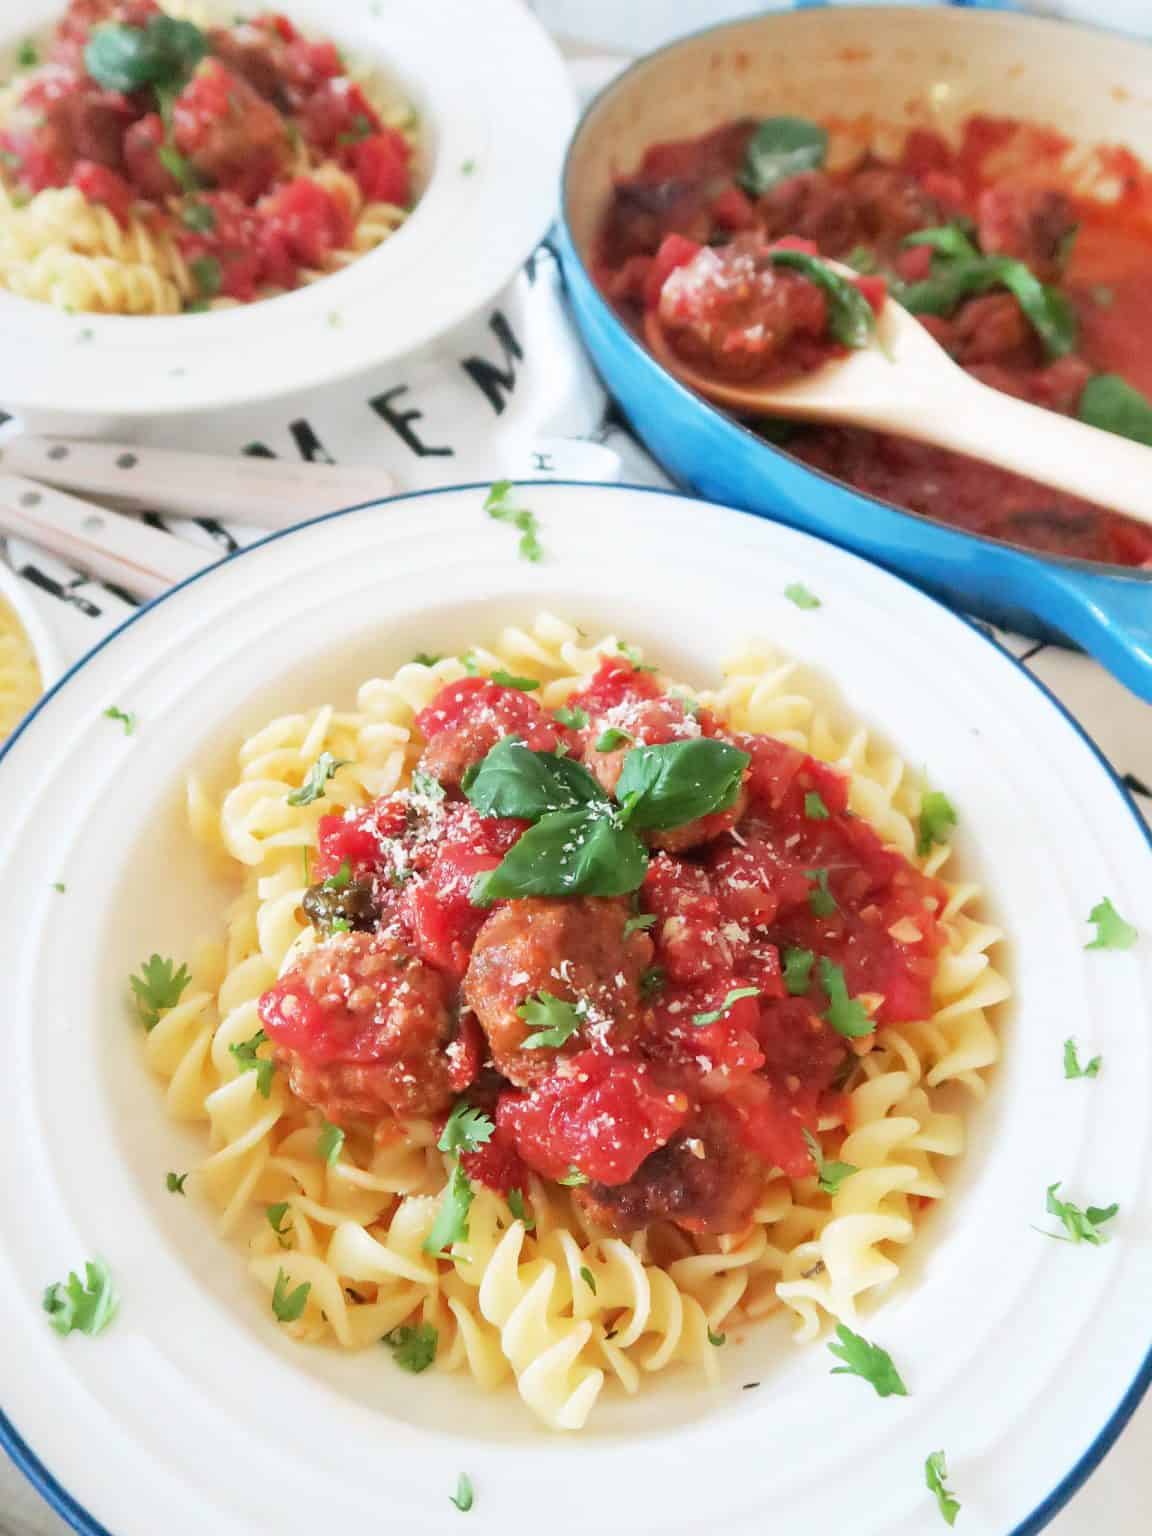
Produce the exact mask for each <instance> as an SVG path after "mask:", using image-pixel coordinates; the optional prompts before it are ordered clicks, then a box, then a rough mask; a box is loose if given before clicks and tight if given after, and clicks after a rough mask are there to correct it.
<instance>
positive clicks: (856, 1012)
mask: <svg viewBox="0 0 1152 1536" xmlns="http://www.w3.org/2000/svg"><path fill="white" fill-rule="evenodd" d="M820 980H821V982H822V983H823V986H824V991H825V992H826V993H827V994H828V1011H827V1013H826V1014H825V1015H824V1017H825V1019H827V1021H828V1023H829V1024H831V1026H832V1028H833V1029H834V1030H835V1031H836V1033H837V1034H838V1035H843V1036H844V1037H845V1039H847V1040H857V1039H859V1038H860V1037H861V1036H862V1035H870V1034H871V1033H872V1031H873V1030H874V1029H875V1027H876V1026H875V1025H874V1024H873V1022H872V1020H871V1019H870V1018H869V1017H868V1011H867V1009H866V1008H865V1007H864V1004H863V1003H861V1002H859V1001H858V1000H857V999H856V998H854V997H849V996H848V983H847V982H846V981H845V980H844V971H843V968H842V967H841V966H839V965H833V964H832V962H831V960H828V959H826V958H824V957H823V956H821V959H820Z"/></svg>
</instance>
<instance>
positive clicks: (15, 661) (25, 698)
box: [0, 597, 41, 741]
mask: <svg viewBox="0 0 1152 1536" xmlns="http://www.w3.org/2000/svg"><path fill="white" fill-rule="evenodd" d="M40 689H41V679H40V668H39V667H38V666H37V664H36V656H35V654H34V652H33V650H32V642H31V641H30V640H29V639H28V635H27V633H26V631H25V629H24V626H23V624H21V622H20V620H19V619H18V618H17V616H16V614H15V613H14V612H13V610H12V606H11V604H10V603H7V602H5V600H4V598H2V597H0V741H3V740H4V738H5V736H7V735H8V734H9V733H10V732H11V730H12V729H13V727H14V726H15V725H17V723H18V722H19V721H20V719H21V718H22V717H23V716H24V715H25V714H27V712H28V710H30V709H31V708H32V706H33V704H35V702H36V700H37V698H38V697H39V694H40Z"/></svg>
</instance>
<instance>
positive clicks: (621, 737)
mask: <svg viewBox="0 0 1152 1536" xmlns="http://www.w3.org/2000/svg"><path fill="white" fill-rule="evenodd" d="M635 740H636V738H635V737H634V736H632V735H630V734H629V733H628V732H627V731H622V730H620V728H619V727H618V726H615V725H610V726H609V727H608V729H607V730H606V731H602V732H601V733H600V735H599V736H598V737H597V738H596V750H597V752H615V750H616V748H617V747H622V746H624V745H625V743H627V744H629V745H630V744H631V743H632V742H633V741H635Z"/></svg>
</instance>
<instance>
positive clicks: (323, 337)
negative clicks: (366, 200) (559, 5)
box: [0, 0, 574, 435]
mask: <svg viewBox="0 0 1152 1536" xmlns="http://www.w3.org/2000/svg"><path fill="white" fill-rule="evenodd" d="M213 9H220V10H221V11H222V13H223V14H224V15H225V16H226V17H227V16H231V15H232V14H233V13H234V12H235V13H238V14H239V13H245V12H247V13H249V14H252V13H256V12H260V11H262V10H267V9H268V7H267V6H266V5H262V4H260V3H258V0H241V3H239V4H231V3H229V4H226V5H223V6H215V7H213ZM284 9H285V11H286V13H287V14H290V16H291V18H292V19H293V20H294V21H296V22H298V23H299V24H300V25H301V26H302V27H304V28H305V29H306V30H310V31H312V32H314V33H316V34H318V35H323V36H328V37H331V38H332V39H334V41H336V42H337V43H338V44H339V45H340V46H341V47H342V48H344V49H346V50H347V51H348V52H349V53H350V54H351V55H352V56H353V57H354V58H355V59H356V60H357V63H358V64H362V65H364V66H366V67H368V68H372V67H376V68H379V69H380V70H381V71H382V72H383V73H384V74H385V75H386V76H387V77H388V78H389V79H391V80H393V81H395V83H396V85H397V86H398V87H399V89H400V90H401V91H403V92H404V93H405V94H406V95H407V96H408V98H409V99H410V100H411V101H412V102H413V103H414V104H415V106H416V107H417V109H418V111H419V112H420V115H421V122H422V126H423V129H424V132H425V134H426V135H427V140H426V145H425V149H424V159H425V164H424V171H425V175H426V177H427V181H426V184H425V186H424V190H423V193H422V196H421V198H420V201H419V202H418V204H417V206H416V208H415V210H414V212H413V214H412V216H411V217H410V218H409V219H408V220H407V221H406V222H405V224H404V225H403V226H402V227H401V228H400V229H399V230H398V231H397V232H396V234H395V235H393V236H392V237H391V238H390V239H388V240H387V241H385V242H384V244H383V245H382V246H380V247H379V248H378V249H377V250H375V251H373V252H371V253H369V254H368V255H367V256H365V257H364V258H363V259H362V260H360V261H356V262H353V263H352V265H351V266H349V267H347V268H346V269H345V270H344V271H343V272H340V273H338V274H336V275H334V276H332V277H328V278H325V279H324V280H323V281H321V282H319V283H315V284H312V285H311V286H309V287H307V288H302V289H298V290H296V291H295V292H292V293H288V294H285V295H283V296H282V297H280V298H276V299H270V300H267V301H264V302H261V303H256V304H251V305H245V306H241V307H240V308H237V309H233V310H226V311H222V312H219V313H207V314H194V315H177V316H171V317H163V318H151V317H148V318H143V317H125V316H89V315H84V316H76V315H65V314H61V313H59V312H58V311H55V310H53V309H52V308H51V306H49V305H47V304H39V303H33V302H31V301H28V300H24V299H18V298H15V297H14V296H13V295H11V294H8V293H5V292H4V291H3V290H2V289H0V402H2V403H3V404H4V405H5V406H6V407H7V408H8V409H9V410H15V411H18V412H19V413H20V414H21V415H23V416H24V417H25V419H26V420H29V421H31V422H33V423H34V425H35V427H36V428H37V429H39V430H55V431H67V432H77V433H79V432H85V433H90V434H92V433H95V434H99V433H104V434H106V435H112V434H114V432H115V431H116V430H117V429H122V428H123V425H124V418H129V419H131V418H147V417H158V416H173V415H184V414H187V413H189V412H196V411H206V410H212V409H223V408H228V407H232V406H241V405H252V404H254V403H256V402H259V401H263V400H268V399H271V398H272V397H274V396H278V395H282V394H285V393H288V392H291V391H297V390H301V389H304V388H311V387H314V386H318V385H322V384H326V383H331V382H332V381H334V380H337V379H342V378H345V377H347V376H349V375H352V374H355V373H359V372H361V371H363V370H365V369H367V368H370V367H372V366H375V365H378V364H380V363H385V362H388V361H390V360H392V359H395V358H398V357H402V356H405V355H406V354H408V353H410V352H412V351H413V350H415V349H416V348H418V347H420V346H422V345H424V344H425V343H426V342H428V341H430V340H432V339H434V338H435V337H437V336H440V335H442V334H443V333H444V332H446V331H448V330H450V329H451V328H452V327H453V326H455V325H457V324H458V323H459V322H460V321H461V320H463V319H465V318H466V317H467V316H469V315H471V314H473V313H474V312H475V311H476V310H478V309H480V308H481V307H482V306H483V305H484V304H485V303H486V302H487V301H488V300H489V299H490V298H492V296H493V295H494V294H495V293H496V292H497V291H498V290H499V289H500V288H501V287H502V286H503V285H504V284H505V283H506V282H507V281H508V280H509V278H510V277H511V276H512V275H513V273H514V272H515V271H516V269H517V267H518V266H519V265H520V263H521V262H522V261H523V260H524V259H525V257H526V256H527V255H528V253H529V252H530V250H531V249H532V246H533V245H534V244H535V242H536V241H537V240H538V239H539V238H540V236H541V235H542V234H543V233H544V231H545V229H546V228H547V226H548V223H549V220H550V219H551V217H552V214H553V209H554V204H555V198H556V178H557V174H558V169H559V164H560V158H561V155H562V153H563V149H564V144H565V141H566V139H567V136H568V133H569V130H570V129H571V126H572V122H573V119H574V105H573V98H572V90H571V86H570V84H569V81H568V78H567V73H566V71H565V68H564V65H563V62H562V60H561V58H560V56H559V54H558V53H557V51H556V48H555V46H554V45H553V43H552V42H551V40H550V39H549V38H548V36H547V34H546V33H545V32H544V31H543V29H542V28H541V27H540V25H539V24H538V23H537V22H536V21H535V20H534V19H533V17H532V16H531V14H530V13H529V12H528V10H527V8H526V7H525V6H523V5H522V4H521V3H520V0H435V4H429V3H428V0H386V3H378V0H291V3H290V4H288V5H286V6H285V7H284ZM62 10H63V0H21V3H20V4H19V5H12V6H10V7H9V6H5V7H3V8H2V14H0V58H2V59H3V60H4V62H5V64H8V63H10V61H11V59H12V58H13V56H14V54H15V50H16V48H17V46H18V44H19V43H20V41H21V40H22V39H23V38H25V37H26V36H27V35H28V34H29V33H30V32H34V31H36V30H37V29H43V28H47V27H49V26H50V25H51V23H52V22H53V21H54V20H55V19H56V18H57V17H58V16H59V14H60V13H61V11H62ZM465 166H470V167H471V169H470V170H468V171H465V170H464V167H465ZM334 313H336V314H338V315H339V317H340V323H339V324H336V323H333V322H331V321H330V318H329V317H330V316H331V315H333V314H334Z"/></svg>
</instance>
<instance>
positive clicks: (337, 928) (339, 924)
mask: <svg viewBox="0 0 1152 1536" xmlns="http://www.w3.org/2000/svg"><path fill="white" fill-rule="evenodd" d="M328 932H329V933H351V932H352V924H351V923H350V922H349V921H348V919H347V918H346V917H334V918H333V919H332V921H331V922H330V923H329V924H328Z"/></svg>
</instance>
